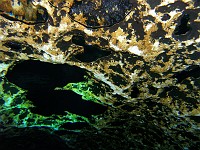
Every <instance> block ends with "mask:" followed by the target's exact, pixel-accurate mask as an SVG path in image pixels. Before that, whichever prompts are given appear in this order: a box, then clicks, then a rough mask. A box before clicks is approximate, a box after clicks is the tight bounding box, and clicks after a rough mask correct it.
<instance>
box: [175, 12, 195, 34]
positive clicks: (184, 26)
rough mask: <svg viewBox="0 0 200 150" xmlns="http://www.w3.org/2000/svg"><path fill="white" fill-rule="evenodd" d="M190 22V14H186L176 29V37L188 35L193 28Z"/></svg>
mask: <svg viewBox="0 0 200 150" xmlns="http://www.w3.org/2000/svg"><path fill="white" fill-rule="evenodd" d="M189 20H190V16H189V14H184V15H183V16H182V18H181V20H180V24H178V26H177V27H176V28H175V30H174V34H175V35H182V34H186V33H187V32H188V31H189V30H190V29H191V28H190V26H189V25H188V22H189Z"/></svg>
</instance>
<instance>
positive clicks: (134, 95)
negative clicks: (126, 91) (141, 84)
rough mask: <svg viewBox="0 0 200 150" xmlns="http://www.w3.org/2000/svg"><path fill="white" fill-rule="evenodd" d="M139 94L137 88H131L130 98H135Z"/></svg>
mask: <svg viewBox="0 0 200 150" xmlns="http://www.w3.org/2000/svg"><path fill="white" fill-rule="evenodd" d="M139 94H140V91H139V89H138V88H137V87H135V86H133V87H132V88H131V98H136V97H138V95H139Z"/></svg>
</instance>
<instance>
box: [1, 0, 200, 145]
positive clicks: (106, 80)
mask: <svg viewBox="0 0 200 150" xmlns="http://www.w3.org/2000/svg"><path fill="white" fill-rule="evenodd" d="M199 14H200V2H199V1H197V0H182V1H176V0H174V1H173V0H172V1H169V0H163V1H156V2H155V1H153V0H129V1H128V0H123V1H119V0H113V1H112V2H111V1H106V0H98V1H97V0H91V1H89V0H85V1H82V0H56V1H52V0H49V1H47V0H43V1H40V0H32V1H25V0H19V1H17V0H14V1H5V0H2V1H0V41H1V42H0V61H1V66H0V76H1V79H0V81H1V82H0V98H1V99H0V104H1V107H0V108H1V110H0V114H1V119H0V120H1V122H2V124H3V125H4V126H10V125H14V126H20V127H29V126H31V127H33V126H44V127H50V128H52V129H55V130H57V131H55V132H56V133H58V134H59V135H60V136H61V137H62V138H63V139H64V140H69V139H71V141H74V142H71V143H70V144H71V146H72V145H73V144H76V145H77V147H83V148H84V146H92V145H87V144H85V143H84V142H83V141H84V140H83V139H86V141H87V140H88V141H94V143H95V142H96V141H99V143H102V145H101V144H100V145H98V143H95V144H94V145H93V146H94V147H95V146H96V147H99V146H100V147H99V148H100V149H101V148H102V149H112V148H113V149H119V148H121V149H135V148H138V149H149V148H153V149H198V147H199V141H200V139H199V137H200V135H199V129H200V124H199V116H200V90H199V87H200V76H199V74H200V71H199V70H200V68H199V64H200V48H199V47H200V45H199V42H200V37H199V32H200V25H199V22H200V20H199ZM23 60H27V61H24V62H23V63H25V62H29V61H32V60H40V61H42V62H48V63H51V64H59V65H70V66H74V67H75V68H77V67H78V69H72V70H73V71H72V70H70V71H72V72H73V73H72V74H76V73H77V74H79V72H78V70H79V69H83V70H85V73H86V74H85V77H83V80H75V81H74V80H71V79H70V80H69V78H68V79H66V80H67V82H66V84H62V85H60V84H58V85H57V84H55V83H56V82H57V81H56V82H54V81H53V80H54V77H52V78H50V80H52V83H53V84H52V85H54V84H55V85H54V86H53V88H52V89H51V90H52V91H51V94H52V93H65V92H66V93H74V94H75V93H76V94H79V95H78V96H82V101H86V102H88V101H90V102H93V103H97V104H98V105H100V106H102V107H103V106H104V107H106V109H107V110H106V109H105V110H106V111H102V112H101V114H100V115H99V114H96V113H93V116H88V115H87V114H84V115H83V114H78V113H77V112H78V111H75V112H74V111H72V109H68V110H66V112H65V113H66V114H63V113H62V114H59V113H58V114H57V112H59V111H53V110H52V111H49V109H48V104H46V103H44V102H46V101H47V99H48V98H47V94H48V92H46V91H45V89H43V93H42V94H41V95H42V96H43V97H42V99H44V101H43V107H42V108H43V109H47V110H48V113H47V114H48V115H46V114H45V113H43V114H39V113H38V112H37V111H33V110H34V109H35V110H37V108H38V107H37V106H39V105H36V101H37V103H38V100H37V99H38V96H37V95H36V94H35V93H36V92H35V93H34V92H30V89H26V88H25V87H20V84H17V83H15V81H14V80H13V81H12V79H13V78H12V73H14V70H15V68H17V66H18V65H20V64H17V63H16V62H18V61H19V63H22V62H21V61H23ZM35 62H36V63H37V61H35ZM15 64H16V66H14V65H15ZM55 66H56V65H55ZM32 67H34V65H33V66H32ZM11 68H13V72H12V70H11ZM72 68H73V67H72ZM8 69H9V70H10V71H8V74H7V70H8ZM24 70H26V69H24ZM33 70H35V68H33ZM55 70H57V69H55ZM21 72H22V71H20V72H19V75H20V73H21ZM48 73H50V72H48ZM6 74H7V75H6ZM47 76H48V75H47ZM5 77H7V79H8V80H7V79H6V78H5ZM42 77H43V76H38V78H42ZM49 77H51V76H50V75H49ZM67 77H68V73H66V78H67ZM60 78H61V77H59V78H58V79H57V78H55V79H56V80H59V79H60ZM62 78H64V77H63V76H62ZM74 78H76V77H75V76H74ZM28 79H29V80H27V82H28V83H29V82H30V79H31V77H30V78H29V77H28ZM46 79H47V81H48V83H49V82H50V81H49V78H47V77H45V80H46ZM80 79H81V78H80ZM20 80H23V79H20ZM20 80H18V81H20ZM34 80H35V79H34ZM24 81H26V80H25V79H24ZM38 81H40V82H41V80H38ZM12 82H13V83H14V84H16V85H14V84H13V83H12ZM19 83H21V82H19ZM45 83H46V81H45ZM43 85H45V84H43ZM47 85H48V84H47ZM40 88H41V87H38V89H40ZM45 88H46V87H45ZM26 90H28V91H26ZM45 92H46V93H45ZM30 93H31V96H33V97H34V95H35V97H36V100H35V103H34V101H32V102H31V97H30ZM49 95H50V94H49ZM55 95H56V94H55ZM55 95H54V96H55ZM62 95H63V94H62ZM69 97H70V96H69ZM53 98H54V97H53V96H52V99H53ZM57 98H59V99H62V98H63V97H62V96H56V97H55V99H57ZM70 100H71V98H70ZM70 100H69V101H70ZM41 101H42V100H41ZM80 101H81V100H80ZM60 102H62V101H60ZM38 104H41V103H38ZM45 104H46V106H44V105H45ZM34 106H36V107H35V108H34ZM40 106H41V105H40ZM51 107H52V106H51ZM49 108H50V106H49ZM77 108H79V109H82V108H83V107H80V106H79V107H77ZM86 108H87V109H88V107H86ZM91 109H92V108H91ZM50 110H51V109H50ZM70 111H71V112H70ZM49 112H52V114H51V113H49ZM75 113H76V114H75ZM79 123H80V124H81V123H83V124H86V126H85V125H83V126H82V125H80V126H81V127H80V126H79V125H78V127H77V128H76V127H75V126H76V125H77V124H79ZM71 124H72V125H71ZM73 125H74V127H75V128H72V126H73ZM63 129H65V130H70V131H72V133H71V135H68V134H64V133H63V132H61V130H63ZM74 131H76V132H79V134H75V133H74ZM97 135H98V136H97ZM110 137H111V138H110ZM78 139H80V141H82V142H79V143H76V142H75V141H76V140H78ZM104 139H107V141H105V140H104ZM122 139H123V140H122ZM161 139H162V140H161ZM119 141H120V142H119ZM70 144H69V145H70ZM103 145H108V146H103ZM169 145H171V147H169ZM120 146H122V147H120Z"/></svg>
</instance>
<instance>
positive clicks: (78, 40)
mask: <svg viewBox="0 0 200 150" xmlns="http://www.w3.org/2000/svg"><path fill="white" fill-rule="evenodd" d="M72 43H74V44H76V45H80V46H85V38H84V36H82V35H74V36H73V37H72Z"/></svg>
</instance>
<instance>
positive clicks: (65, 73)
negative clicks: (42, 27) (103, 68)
mask: <svg viewBox="0 0 200 150" xmlns="http://www.w3.org/2000/svg"><path fill="white" fill-rule="evenodd" d="M85 75H87V73H86V70H84V69H81V68H79V67H77V66H70V65H67V64H51V63H46V62H41V61H36V60H28V61H23V62H20V63H17V64H16V65H15V66H14V67H13V68H12V69H9V70H8V72H7V74H6V78H7V79H8V81H9V82H12V83H14V84H15V85H17V86H19V87H21V88H23V89H25V90H28V91H27V95H26V97H27V99H28V100H30V101H32V102H33V104H34V106H36V107H35V108H32V109H31V112H33V113H36V114H40V115H43V116H50V115H52V114H57V115H65V114H66V113H65V111H69V112H71V113H75V114H78V115H81V116H86V117H89V116H91V115H97V114H101V113H104V112H105V111H106V109H107V107H106V106H103V105H100V104H97V103H94V102H92V101H85V100H83V99H82V96H81V95H78V94H76V93H75V92H73V91H70V90H54V89H55V88H56V87H63V86H65V85H67V84H68V83H76V82H80V81H84V80H85V79H84V76H85Z"/></svg>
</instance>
